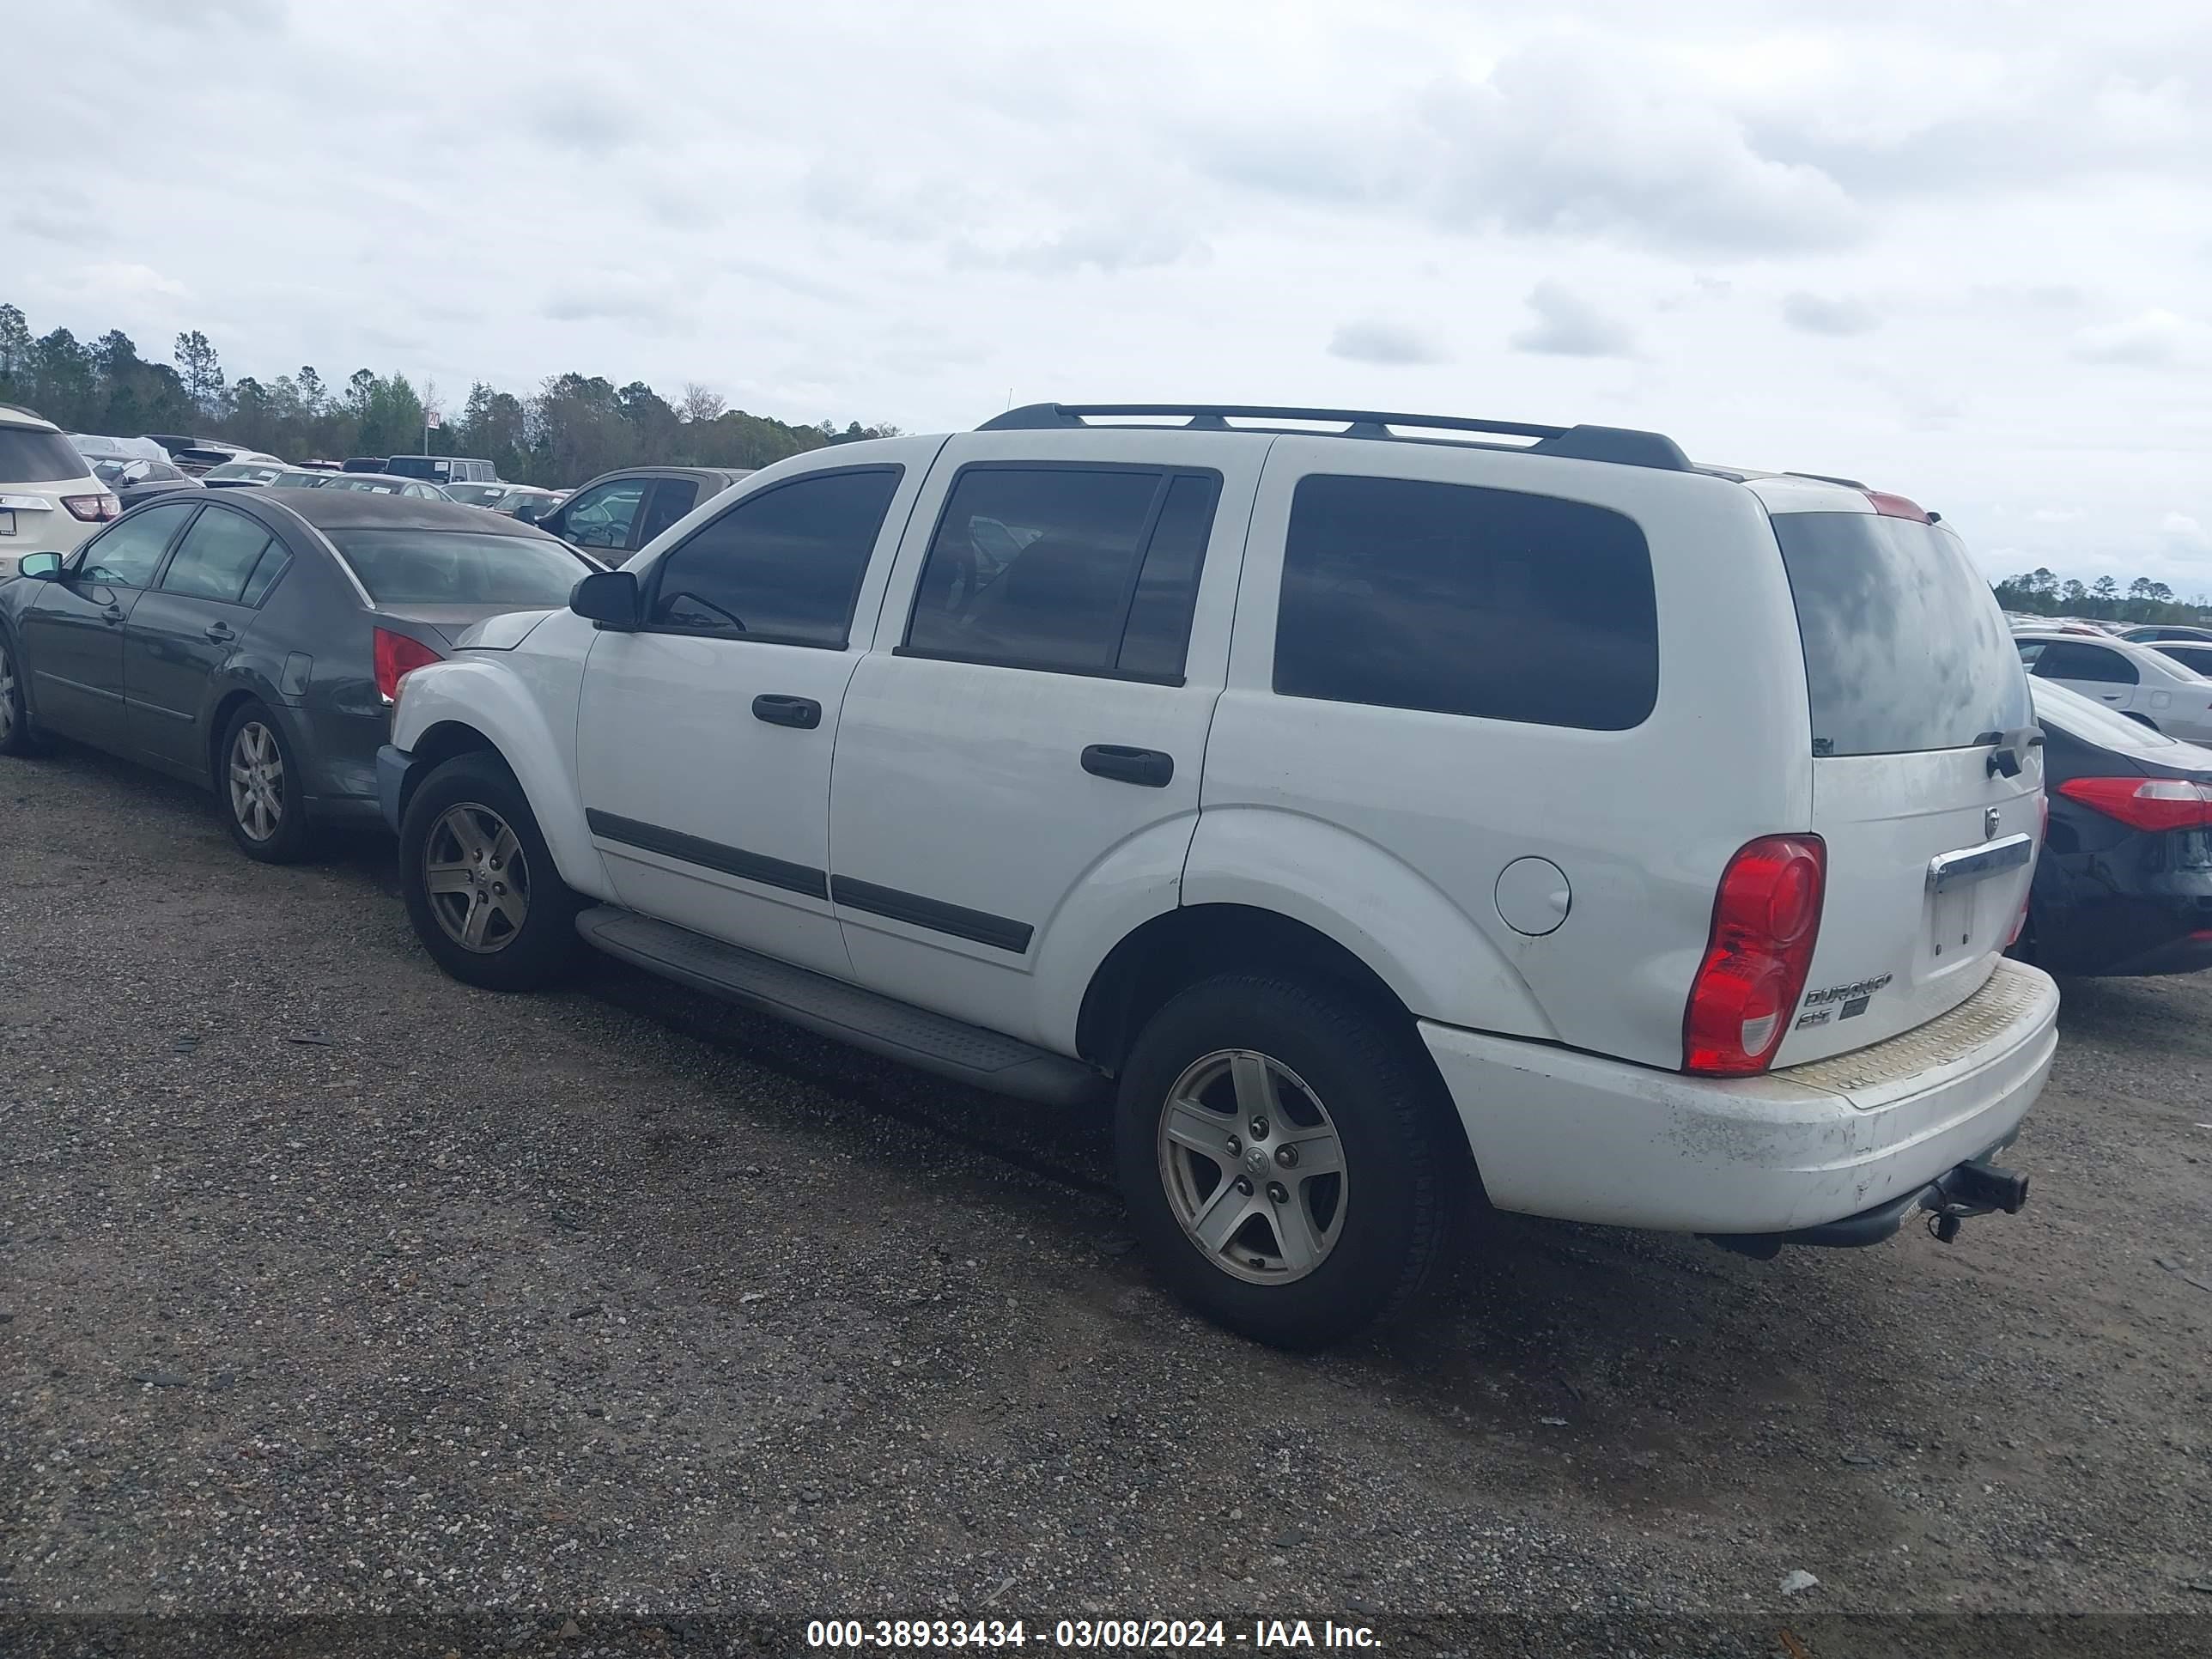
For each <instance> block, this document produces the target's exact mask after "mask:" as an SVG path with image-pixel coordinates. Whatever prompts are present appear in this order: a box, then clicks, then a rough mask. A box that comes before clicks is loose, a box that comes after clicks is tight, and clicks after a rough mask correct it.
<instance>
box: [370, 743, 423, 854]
mask: <svg viewBox="0 0 2212 1659" xmlns="http://www.w3.org/2000/svg"><path fill="white" fill-rule="evenodd" d="M414 764H415V757H414V756H412V755H410V754H409V753H408V752H407V751H406V750H404V749H395V748H393V747H392V745H391V744H388V743H387V744H385V745H384V746H383V747H382V748H381V749H379V750H377V751H376V809H377V811H379V812H380V813H381V814H382V815H383V817H384V821H385V823H386V824H388V825H389V826H390V827H391V829H392V834H393V835H395V836H396V835H398V833H399V815H400V812H401V811H403V810H404V806H405V804H406V800H407V774H408V772H409V771H410V769H412V768H413V767H414Z"/></svg>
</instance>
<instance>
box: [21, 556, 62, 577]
mask: <svg viewBox="0 0 2212 1659" xmlns="http://www.w3.org/2000/svg"><path fill="white" fill-rule="evenodd" d="M15 574H17V575H19V576H28V577H29V578H30V579H31V580H33V581H34V582H58V581H59V580H61V579H62V556H61V555H60V554H58V553H26V554H25V555H23V556H22V559H21V562H19V563H17V565H16V566H15Z"/></svg>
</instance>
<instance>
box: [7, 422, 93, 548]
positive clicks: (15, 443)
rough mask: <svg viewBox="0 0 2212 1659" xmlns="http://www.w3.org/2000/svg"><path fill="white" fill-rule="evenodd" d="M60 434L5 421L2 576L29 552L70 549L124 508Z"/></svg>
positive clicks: (90, 465) (74, 447)
mask: <svg viewBox="0 0 2212 1659" xmlns="http://www.w3.org/2000/svg"><path fill="white" fill-rule="evenodd" d="M121 510H122V509H121V507H120V506H119V505H118V503H117V501H116V499H115V497H114V495H112V494H111V493H110V492H109V490H108V488H107V486H106V484H104V483H101V482H100V480H99V478H97V477H94V474H93V470H92V463H91V462H89V461H88V460H86V459H84V457H83V456H82V455H80V454H78V453H77V452H76V446H75V445H73V444H71V443H70V441H69V440H68V439H67V438H65V437H64V436H63V435H61V434H60V433H58V432H54V431H50V430H48V429H47V428H45V427H35V426H20V425H17V424H15V422H0V576H4V575H9V574H14V571H15V566H16V564H17V562H19V561H20V560H21V557H22V556H23V555H24V554H26V553H66V552H68V551H69V550H70V549H72V548H74V547H75V546H76V544H78V543H79V542H81V541H82V540H83V539H84V538H86V537H87V536H89V535H90V534H92V532H94V531H95V530H97V529H99V528H100V526H101V525H103V524H105V523H106V521H107V520H110V519H112V518H113V517H115V515H116V514H117V513H119V512H120V511H121Z"/></svg>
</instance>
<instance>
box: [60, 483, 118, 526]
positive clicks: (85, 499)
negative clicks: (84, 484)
mask: <svg viewBox="0 0 2212 1659" xmlns="http://www.w3.org/2000/svg"><path fill="white" fill-rule="evenodd" d="M62 505H63V506H64V507H67V508H69V510H70V517H71V518H73V519H81V520H83V521H84V522H85V523H86V524H106V522H107V521H108V520H110V519H116V518H120V517H122V515H123V503H122V502H120V501H117V500H116V499H115V497H114V496H112V495H109V494H108V493H107V492H106V490H102V491H101V492H100V494H99V495H64V496H63V497H62Z"/></svg>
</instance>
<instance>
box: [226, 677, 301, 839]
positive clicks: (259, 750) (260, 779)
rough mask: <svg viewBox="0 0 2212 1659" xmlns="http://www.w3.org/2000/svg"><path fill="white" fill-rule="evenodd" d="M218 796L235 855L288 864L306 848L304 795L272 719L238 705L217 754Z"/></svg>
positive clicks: (258, 708) (251, 705) (249, 705)
mask: <svg viewBox="0 0 2212 1659" xmlns="http://www.w3.org/2000/svg"><path fill="white" fill-rule="evenodd" d="M215 787H216V799H217V800H218V802H219V803H220V805H221V806H222V823H223V828H224V829H228V830H229V831H230V838H231V840H233V841H234V842H237V843H238V850H239V851H240V852H241V853H243V854H246V857H248V858H250V859H256V860H259V861H260V862H261V863H263V864H289V863H291V862H293V860H295V859H297V858H299V857H300V855H301V854H302V853H304V852H306V851H307V786H306V783H305V781H304V780H303V779H302V778H301V775H300V768H299V766H298V764H297V763H296V762H295V760H294V759H293V756H292V745H291V744H289V743H288V742H286V741H285V738H284V731H283V727H282V726H278V725H277V724H276V716H275V715H273V714H270V712H269V711H268V709H267V708H264V707H263V706H262V705H261V704H260V703H258V702H246V703H241V704H240V705H239V708H238V712H237V713H236V714H233V715H232V716H231V717H230V724H229V725H228V726H225V727H224V728H223V733H222V747H221V748H220V749H218V750H216V768H215Z"/></svg>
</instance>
